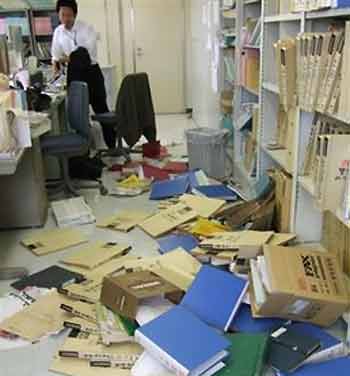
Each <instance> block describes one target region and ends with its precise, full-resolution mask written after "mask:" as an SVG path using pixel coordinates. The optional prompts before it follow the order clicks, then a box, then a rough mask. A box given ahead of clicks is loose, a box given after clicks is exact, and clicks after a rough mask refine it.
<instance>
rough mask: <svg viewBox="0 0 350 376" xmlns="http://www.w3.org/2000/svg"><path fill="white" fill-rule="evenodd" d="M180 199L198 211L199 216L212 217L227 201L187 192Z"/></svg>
mask: <svg viewBox="0 0 350 376" xmlns="http://www.w3.org/2000/svg"><path fill="white" fill-rule="evenodd" d="M180 201H181V202H183V203H184V204H186V205H187V206H189V207H190V208H191V209H193V210H194V211H196V212H197V213H198V215H199V216H201V217H203V218H210V217H212V216H213V215H214V214H216V213H217V212H218V211H219V210H220V209H221V208H222V207H223V206H224V205H226V201H224V200H218V199H214V198H208V197H200V196H194V195H189V194H185V195H183V196H181V197H180Z"/></svg>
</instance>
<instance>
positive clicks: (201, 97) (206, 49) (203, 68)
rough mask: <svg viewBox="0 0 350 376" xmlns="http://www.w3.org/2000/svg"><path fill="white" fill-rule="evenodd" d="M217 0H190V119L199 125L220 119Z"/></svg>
mask: <svg viewBox="0 0 350 376" xmlns="http://www.w3.org/2000/svg"><path fill="white" fill-rule="evenodd" d="M214 6H216V7H217V10H218V7H219V2H218V0H192V1H191V26H192V35H191V39H192V42H191V43H192V64H191V65H192V103H193V119H194V121H195V122H196V123H197V125H198V126H200V127H212V128H215V127H218V126H219V121H220V111H219V92H218V88H216V87H215V86H216V83H217V85H218V76H219V73H218V72H217V73H216V72H215V71H214V68H215V63H216V62H217V60H218V52H219V51H218V44H217V43H218V40H217V35H218V30H219V23H218V21H219V17H218V13H217V12H216V13H215V12H214Z"/></svg>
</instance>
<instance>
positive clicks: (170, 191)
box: [150, 176, 189, 200]
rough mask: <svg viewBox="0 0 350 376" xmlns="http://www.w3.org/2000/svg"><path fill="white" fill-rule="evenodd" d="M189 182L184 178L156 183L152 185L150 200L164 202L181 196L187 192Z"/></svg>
mask: <svg viewBox="0 0 350 376" xmlns="http://www.w3.org/2000/svg"><path fill="white" fill-rule="evenodd" d="M188 188H189V182H188V179H187V177H186V176H179V177H177V178H175V179H170V180H163V181H156V182H154V183H153V184H152V188H151V195H150V200H164V199H166V198H171V197H175V196H181V195H183V194H184V193H186V192H187V190H188Z"/></svg>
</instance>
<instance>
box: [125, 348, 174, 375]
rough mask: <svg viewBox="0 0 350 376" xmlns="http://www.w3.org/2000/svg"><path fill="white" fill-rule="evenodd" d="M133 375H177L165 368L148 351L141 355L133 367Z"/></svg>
mask: <svg viewBox="0 0 350 376" xmlns="http://www.w3.org/2000/svg"><path fill="white" fill-rule="evenodd" d="M131 375H132V376H171V375H175V374H174V373H172V372H170V371H169V370H168V369H167V368H165V367H164V366H163V365H162V364H161V363H160V362H158V360H156V359H154V358H153V357H152V356H151V355H149V354H148V353H147V352H146V351H145V352H143V354H142V355H141V356H140V358H139V359H138V361H137V362H136V363H135V365H134V367H133V368H132V369H131Z"/></svg>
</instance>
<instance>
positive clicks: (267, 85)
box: [262, 82, 280, 95]
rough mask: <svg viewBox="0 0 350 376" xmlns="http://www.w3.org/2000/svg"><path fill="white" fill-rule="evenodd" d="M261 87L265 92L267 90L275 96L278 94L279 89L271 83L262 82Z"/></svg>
mask: <svg viewBox="0 0 350 376" xmlns="http://www.w3.org/2000/svg"><path fill="white" fill-rule="evenodd" d="M262 86H263V88H264V89H265V90H268V91H269V92H271V93H274V94H276V95H279V94H280V89H279V87H278V85H277V84H274V83H272V82H264V83H263V85H262Z"/></svg>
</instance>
